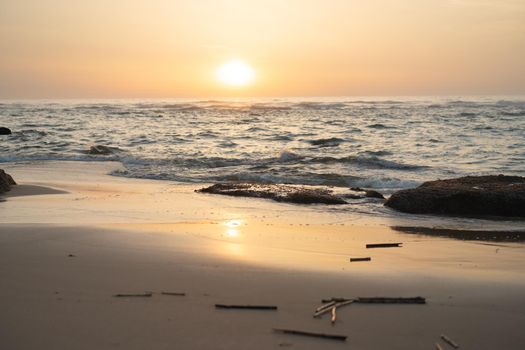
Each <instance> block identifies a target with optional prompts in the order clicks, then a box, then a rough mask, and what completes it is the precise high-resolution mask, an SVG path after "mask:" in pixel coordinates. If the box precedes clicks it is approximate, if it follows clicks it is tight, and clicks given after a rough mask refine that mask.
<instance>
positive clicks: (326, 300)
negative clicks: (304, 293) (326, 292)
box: [321, 297, 353, 303]
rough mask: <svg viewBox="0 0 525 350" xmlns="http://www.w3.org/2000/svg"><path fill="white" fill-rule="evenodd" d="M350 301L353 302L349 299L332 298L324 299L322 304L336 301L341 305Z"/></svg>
mask: <svg viewBox="0 0 525 350" xmlns="http://www.w3.org/2000/svg"><path fill="white" fill-rule="evenodd" d="M348 300H353V299H348V298H334V297H332V298H330V299H322V300H321V302H322V303H329V302H331V301H335V302H336V303H340V302H342V301H348Z"/></svg>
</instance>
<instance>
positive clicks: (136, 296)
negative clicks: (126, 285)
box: [113, 292, 153, 298]
mask: <svg viewBox="0 0 525 350" xmlns="http://www.w3.org/2000/svg"><path fill="white" fill-rule="evenodd" d="M152 295H153V293H151V292H146V293H142V294H115V295H113V296H114V297H116V298H138V297H143V298H149V297H151V296H152Z"/></svg>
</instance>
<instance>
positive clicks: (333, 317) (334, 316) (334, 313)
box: [331, 306, 337, 324]
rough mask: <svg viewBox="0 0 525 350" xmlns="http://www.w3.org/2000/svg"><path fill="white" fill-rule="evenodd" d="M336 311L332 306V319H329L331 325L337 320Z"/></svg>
mask: <svg viewBox="0 0 525 350" xmlns="http://www.w3.org/2000/svg"><path fill="white" fill-rule="evenodd" d="M336 310H337V308H336V307H335V306H334V307H333V308H332V319H331V322H332V324H334V323H335V319H336V318H337V311H336Z"/></svg>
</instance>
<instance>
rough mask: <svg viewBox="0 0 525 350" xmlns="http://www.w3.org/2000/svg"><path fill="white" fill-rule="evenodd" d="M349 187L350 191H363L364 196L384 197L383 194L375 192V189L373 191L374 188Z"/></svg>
mask: <svg viewBox="0 0 525 350" xmlns="http://www.w3.org/2000/svg"><path fill="white" fill-rule="evenodd" d="M350 189H351V190H352V191H356V192H364V193H365V195H364V196H365V197H368V198H379V199H385V196H383V195H382V194H381V193H379V192H377V191H374V190H365V189H363V188H361V187H350Z"/></svg>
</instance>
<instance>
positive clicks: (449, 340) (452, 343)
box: [441, 334, 459, 349]
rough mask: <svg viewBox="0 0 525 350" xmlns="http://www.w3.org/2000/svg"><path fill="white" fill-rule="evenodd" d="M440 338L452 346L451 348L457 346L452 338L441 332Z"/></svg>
mask: <svg viewBox="0 0 525 350" xmlns="http://www.w3.org/2000/svg"><path fill="white" fill-rule="evenodd" d="M441 339H443V341H445V342H446V343H448V344H449V345H450V346H452V347H453V348H455V349H457V348H459V345H458V344H457V343H456V342H455V341H453V340H452V339H450V338H449V337H447V336H446V335H444V334H441Z"/></svg>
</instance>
